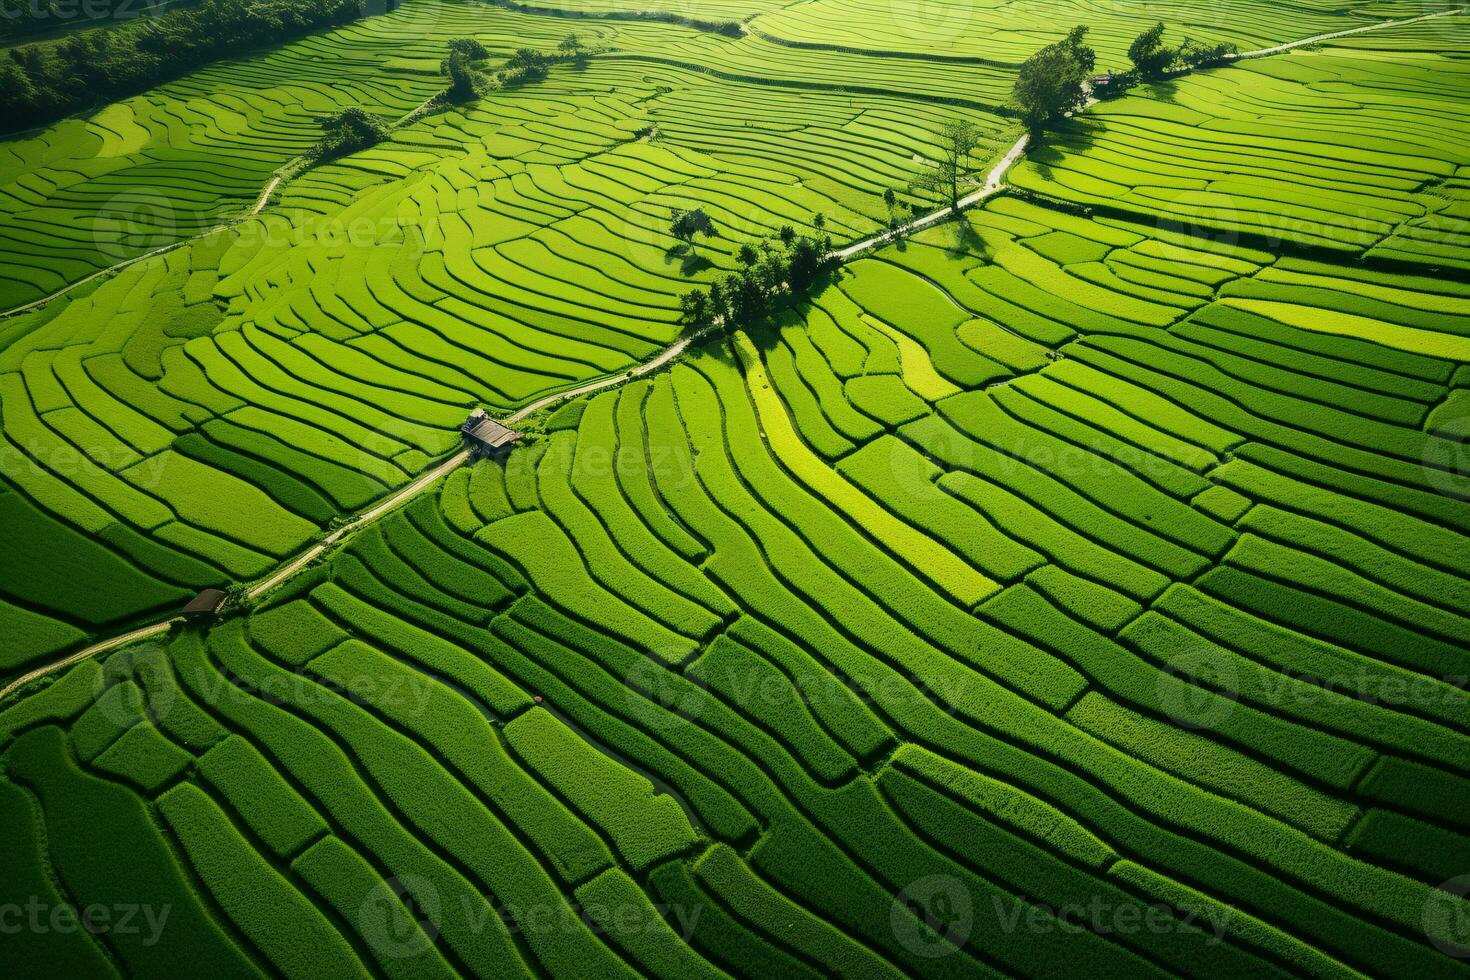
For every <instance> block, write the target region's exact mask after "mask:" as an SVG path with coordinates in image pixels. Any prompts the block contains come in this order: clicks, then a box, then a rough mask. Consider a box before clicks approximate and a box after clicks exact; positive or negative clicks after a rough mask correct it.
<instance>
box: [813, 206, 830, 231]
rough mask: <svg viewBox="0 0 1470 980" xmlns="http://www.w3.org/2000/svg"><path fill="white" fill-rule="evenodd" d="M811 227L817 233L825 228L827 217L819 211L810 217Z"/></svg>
mask: <svg viewBox="0 0 1470 980" xmlns="http://www.w3.org/2000/svg"><path fill="white" fill-rule="evenodd" d="M812 227H813V228H815V229H817V231H819V232H820V231H821V230H822V229H823V228H825V227H827V216H826V215H825V214H823V213H822V212H820V211H818V212H817V213H816V214H814V215H812Z"/></svg>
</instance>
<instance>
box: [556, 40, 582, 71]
mask: <svg viewBox="0 0 1470 980" xmlns="http://www.w3.org/2000/svg"><path fill="white" fill-rule="evenodd" d="M556 50H557V51H558V52H559V53H560V54H561V56H562V57H563V58H566V59H567V60H569V61H574V62H576V63H577V64H578V65H582V64H584V63H585V62H586V61H587V49H586V48H584V47H583V46H582V39H581V38H580V37H578V36H577V35H576V33H575V32H574V33H571V34H568V35H567V36H566V37H564V38H562V39H561V42H560V43H559V44H557V46H556Z"/></svg>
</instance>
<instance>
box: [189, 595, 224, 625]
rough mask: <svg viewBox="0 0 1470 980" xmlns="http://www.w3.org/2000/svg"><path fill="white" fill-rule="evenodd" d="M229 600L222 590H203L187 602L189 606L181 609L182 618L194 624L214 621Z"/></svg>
mask: <svg viewBox="0 0 1470 980" xmlns="http://www.w3.org/2000/svg"><path fill="white" fill-rule="evenodd" d="M229 599H230V597H229V596H228V595H227V594H226V593H225V591H224V590H223V589H205V590H203V591H202V592H200V593H199V594H198V595H196V596H195V597H194V598H192V599H190V600H189V604H188V605H186V606H185V607H184V609H183V616H184V618H185V619H187V620H190V621H195V622H197V621H200V620H208V619H214V618H215V617H217V616H218V615H219V614H220V610H221V609H223V608H224V607H225V603H226V602H228V601H229Z"/></svg>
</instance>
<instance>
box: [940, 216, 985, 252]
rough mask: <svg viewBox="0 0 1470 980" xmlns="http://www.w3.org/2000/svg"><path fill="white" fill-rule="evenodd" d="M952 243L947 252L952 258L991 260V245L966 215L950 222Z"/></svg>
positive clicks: (946, 249)
mask: <svg viewBox="0 0 1470 980" xmlns="http://www.w3.org/2000/svg"><path fill="white" fill-rule="evenodd" d="M948 227H949V229H950V231H949V238H950V243H949V246H948V247H947V248H945V252H946V253H947V254H948V255H949V257H950V258H961V257H964V258H977V259H980V260H981V261H982V262H988V261H989V260H990V246H989V245H988V244H986V241H985V239H984V238H982V237H980V234H979V233H978V232H976V231H975V226H974V225H972V224H970V220H969V218H968V217H966V216H965V215H961V216H960V217H959V219H958V220H956V221H951V222H949V223H948Z"/></svg>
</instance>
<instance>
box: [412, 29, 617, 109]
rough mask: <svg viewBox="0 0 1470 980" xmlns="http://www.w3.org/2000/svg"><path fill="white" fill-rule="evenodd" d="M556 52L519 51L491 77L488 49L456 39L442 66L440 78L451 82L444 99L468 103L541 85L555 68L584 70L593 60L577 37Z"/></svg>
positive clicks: (567, 39) (569, 38) (566, 40)
mask: <svg viewBox="0 0 1470 980" xmlns="http://www.w3.org/2000/svg"><path fill="white" fill-rule="evenodd" d="M556 51H557V53H556V54H555V55H548V54H545V53H543V52H541V51H537V50H536V49H535V48H518V49H516V51H515V52H513V53H512V54H511V56H510V57H509V58H506V59H505V64H504V65H502V66H501V68H500V70H499V71H497V72H495V73H494V74H493V75H487V74H485V73H484V71H483V69H484V67H485V62H486V61H487V60H488V59H489V57H490V52H489V51H488V50H486V48H485V46H484V45H483V44H481V43H480V42H479V41H476V40H474V39H473V38H468V37H461V38H455V39H454V40H453V41H450V42H449V54H448V56H447V57H445V59H444V60H443V61H441V62H440V63H439V72H440V74H442V75H443V76H444V77H445V78H446V79H447V80H448V81H449V86H448V88H446V89H445V90H444V96H443V97H444V99H445V100H446V101H449V102H465V101H468V100H469V99H473V98H475V97H477V96H480V95H484V94H485V93H486V92H487V91H491V90H493V89H497V88H503V87H508V86H513V85H520V84H523V83H525V82H539V81H541V80H542V79H543V78H545V77H546V75H547V73H548V72H549V71H550V70H551V66H552V65H554V64H556V63H558V62H571V63H573V64H575V65H577V66H578V67H582V66H585V65H586V63H587V59H588V57H589V56H590V53H589V52H588V50H587V49H586V48H585V47H583V45H582V39H581V38H579V37H578V36H577V35H576V34H568V35H567V36H566V37H564V38H562V39H561V42H560V43H559V44H557V46H556Z"/></svg>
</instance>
